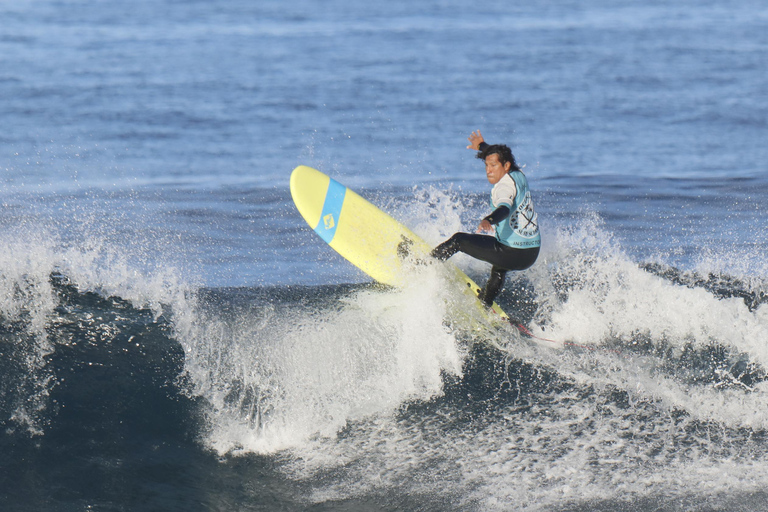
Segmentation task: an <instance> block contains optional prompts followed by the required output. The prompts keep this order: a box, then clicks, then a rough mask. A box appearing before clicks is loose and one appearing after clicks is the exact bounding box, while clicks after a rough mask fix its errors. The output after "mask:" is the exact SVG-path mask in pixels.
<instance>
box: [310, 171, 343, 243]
mask: <svg viewBox="0 0 768 512" xmlns="http://www.w3.org/2000/svg"><path fill="white" fill-rule="evenodd" d="M346 194H347V187H345V186H344V185H342V184H341V183H339V182H338V181H336V180H334V179H333V178H331V181H330V182H329V183H328V190H327V191H326V193H325V202H324V203H323V213H321V214H320V222H318V223H317V226H315V233H317V234H318V235H320V238H322V239H323V240H324V241H325V243H327V244H329V243H331V240H333V237H334V235H335V234H336V227H337V226H338V224H339V215H340V214H341V206H342V205H343V204H344V196H345V195H346Z"/></svg>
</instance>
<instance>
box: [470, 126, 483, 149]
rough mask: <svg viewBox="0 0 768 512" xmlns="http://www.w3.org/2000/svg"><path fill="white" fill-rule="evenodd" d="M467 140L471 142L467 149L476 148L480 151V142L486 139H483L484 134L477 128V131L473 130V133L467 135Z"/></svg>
mask: <svg viewBox="0 0 768 512" xmlns="http://www.w3.org/2000/svg"><path fill="white" fill-rule="evenodd" d="M467 140H468V141H469V142H470V144H469V146H467V149H474V150H475V151H480V144H482V143H483V142H485V139H483V134H482V133H480V130H477V132H472V135H470V136H469V137H467Z"/></svg>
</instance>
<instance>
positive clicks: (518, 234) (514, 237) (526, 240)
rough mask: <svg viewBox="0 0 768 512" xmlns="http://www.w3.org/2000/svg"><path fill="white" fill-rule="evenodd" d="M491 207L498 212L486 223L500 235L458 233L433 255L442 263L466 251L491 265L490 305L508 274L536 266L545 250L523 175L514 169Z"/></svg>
mask: <svg viewBox="0 0 768 512" xmlns="http://www.w3.org/2000/svg"><path fill="white" fill-rule="evenodd" d="M491 207H492V208H494V211H493V213H491V214H490V215H488V216H487V217H485V220H487V221H488V222H490V223H491V224H493V225H494V227H495V229H496V236H490V235H480V234H471V233H456V234H455V235H453V236H452V237H451V238H449V239H448V240H446V241H445V242H443V243H442V244H440V245H438V246H437V247H435V248H434V249H433V250H432V256H433V257H435V258H437V259H439V260H441V261H444V260H447V259H448V258H450V257H451V256H453V255H454V254H456V253H457V252H463V253H464V254H468V255H469V256H472V257H473V258H476V259H478V260H482V261H486V262H488V263H490V264H491V265H492V268H491V275H490V277H489V278H488V282H487V283H486V285H485V290H483V291H482V292H481V293H480V299H481V300H482V301H483V302H485V303H486V304H487V305H489V306H490V305H491V304H493V301H494V299H495V298H496V296H497V295H498V294H499V292H500V291H501V288H502V287H503V286H504V279H505V278H506V276H507V271H509V270H525V269H527V268H528V267H530V266H531V265H533V264H534V262H535V261H536V258H537V257H538V256H539V248H540V247H541V235H540V233H539V226H538V219H537V216H536V213H535V211H534V209H533V201H532V200H531V193H530V190H529V189H528V180H527V179H526V178H525V175H524V174H523V173H522V172H520V171H518V170H514V171H512V172H510V173H508V174H506V175H504V177H502V179H501V180H499V182H498V183H497V184H496V185H494V187H493V190H492V191H491Z"/></svg>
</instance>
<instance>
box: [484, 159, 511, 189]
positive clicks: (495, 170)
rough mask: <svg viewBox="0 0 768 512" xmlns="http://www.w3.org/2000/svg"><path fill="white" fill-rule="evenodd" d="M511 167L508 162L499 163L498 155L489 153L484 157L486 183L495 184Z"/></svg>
mask: <svg viewBox="0 0 768 512" xmlns="http://www.w3.org/2000/svg"><path fill="white" fill-rule="evenodd" d="M511 167H512V164H511V163H510V162H507V163H505V164H504V165H502V164H501V162H500V161H499V155H497V154H491V155H488V156H487V157H486V158H485V175H486V176H487V177H488V183H490V184H491V185H495V184H497V183H498V182H499V180H501V178H503V177H504V175H505V174H507V173H508V172H509V169H510V168H511Z"/></svg>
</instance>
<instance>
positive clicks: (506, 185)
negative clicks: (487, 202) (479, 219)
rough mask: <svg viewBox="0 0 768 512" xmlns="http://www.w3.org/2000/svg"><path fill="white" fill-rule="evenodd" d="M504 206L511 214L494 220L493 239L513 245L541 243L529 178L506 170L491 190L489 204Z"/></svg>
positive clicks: (519, 247)
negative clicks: (495, 221) (499, 219)
mask: <svg viewBox="0 0 768 512" xmlns="http://www.w3.org/2000/svg"><path fill="white" fill-rule="evenodd" d="M500 206H507V207H508V208H509V209H510V212H511V213H510V215H509V217H507V218H506V219H503V220H502V221H501V222H499V223H498V224H496V239H497V240H498V241H499V242H501V243H502V244H504V245H507V246H509V247H514V248H516V249H530V248H532V247H541V234H540V233H539V222H538V217H537V215H536V212H535V210H534V209H533V200H532V199H531V191H530V190H529V189H528V180H527V179H526V178H525V174H523V173H522V172H520V171H512V172H510V173H508V174H505V175H504V177H503V178H501V180H499V182H498V183H497V184H496V185H494V186H493V190H491V207H492V208H494V209H496V208H499V207H500Z"/></svg>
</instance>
